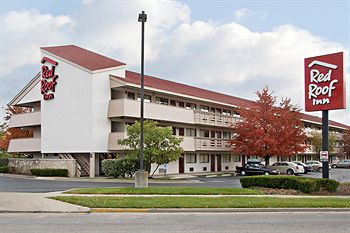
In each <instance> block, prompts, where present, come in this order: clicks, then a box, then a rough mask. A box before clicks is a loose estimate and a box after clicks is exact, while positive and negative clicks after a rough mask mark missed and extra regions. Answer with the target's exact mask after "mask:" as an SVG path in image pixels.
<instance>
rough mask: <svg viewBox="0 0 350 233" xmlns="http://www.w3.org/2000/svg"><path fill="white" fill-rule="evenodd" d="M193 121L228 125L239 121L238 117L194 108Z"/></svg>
mask: <svg viewBox="0 0 350 233" xmlns="http://www.w3.org/2000/svg"><path fill="white" fill-rule="evenodd" d="M194 121H195V123H197V124H203V125H212V126H220V127H230V126H232V125H234V124H235V123H236V122H238V121H240V117H239V116H230V115H224V114H219V113H212V112H203V111H199V110H194Z"/></svg>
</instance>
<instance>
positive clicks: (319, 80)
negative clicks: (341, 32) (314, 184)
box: [304, 52, 346, 178]
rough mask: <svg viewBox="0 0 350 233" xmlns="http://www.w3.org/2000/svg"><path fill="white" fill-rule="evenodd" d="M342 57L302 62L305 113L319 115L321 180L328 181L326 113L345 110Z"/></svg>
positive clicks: (335, 56) (336, 55)
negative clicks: (319, 112) (303, 64)
mask: <svg viewBox="0 0 350 233" xmlns="http://www.w3.org/2000/svg"><path fill="white" fill-rule="evenodd" d="M343 64H344V54H343V52H340V53H333V54H327V55H322V56H317V57H310V58H305V67H304V68H305V110H306V111H308V112H311V111H322V151H321V153H320V160H321V161H322V178H329V159H328V136H329V127H328V110H334V109H345V108H346V102H345V99H346V97H345V93H346V91H345V75H344V67H343V66H344V65H343Z"/></svg>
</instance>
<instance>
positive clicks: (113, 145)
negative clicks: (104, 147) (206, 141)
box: [108, 132, 195, 151]
mask: <svg viewBox="0 0 350 233" xmlns="http://www.w3.org/2000/svg"><path fill="white" fill-rule="evenodd" d="M126 137H127V135H126V133H125V132H112V133H110V134H109V138H108V150H110V151H118V150H124V149H125V146H122V145H119V144H118V140H121V139H124V138H126ZM194 141H195V139H194V138H193V137H183V141H182V142H181V144H180V145H181V147H182V148H183V149H184V150H185V151H195V143H194Z"/></svg>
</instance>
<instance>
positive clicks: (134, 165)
mask: <svg viewBox="0 0 350 233" xmlns="http://www.w3.org/2000/svg"><path fill="white" fill-rule="evenodd" d="M138 169H139V166H138V161H137V160H134V159H129V158H125V159H105V160H103V161H102V171H103V173H104V174H105V176H113V177H119V176H121V177H125V176H129V177H132V176H133V175H134V173H135V172H136V171H137V170H138Z"/></svg>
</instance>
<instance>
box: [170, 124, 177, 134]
mask: <svg viewBox="0 0 350 233" xmlns="http://www.w3.org/2000/svg"><path fill="white" fill-rule="evenodd" d="M171 130H172V131H173V135H175V136H176V127H174V126H173V127H171Z"/></svg>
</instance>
